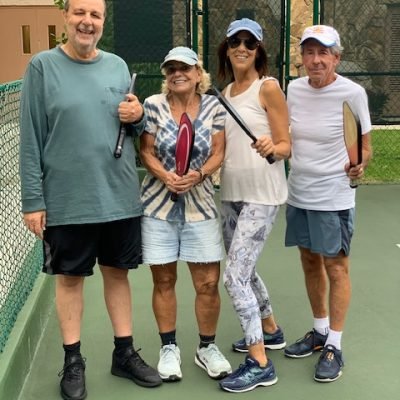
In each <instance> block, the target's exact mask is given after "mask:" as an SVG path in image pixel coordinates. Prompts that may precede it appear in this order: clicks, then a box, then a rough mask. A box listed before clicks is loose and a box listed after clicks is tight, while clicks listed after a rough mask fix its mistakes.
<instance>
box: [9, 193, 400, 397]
mask: <svg viewBox="0 0 400 400" xmlns="http://www.w3.org/2000/svg"><path fill="white" fill-rule="evenodd" d="M399 201H400V186H397V185H392V186H361V187H360V188H359V189H358V190H357V212H356V231H355V236H354V239H353V242H352V252H351V267H350V268H351V276H352V282H353V297H352V303H351V308H350V312H349V314H348V318H347V323H346V328H345V331H344V335H343V354H344V358H345V368H344V373H343V377H342V378H341V379H339V380H338V381H336V382H333V383H330V384H326V383H325V384H324V383H317V382H314V380H313V370H314V364H315V363H316V360H317V357H318V355H313V356H311V357H308V358H305V359H300V360H293V359H288V358H285V357H284V355H283V352H282V351H281V350H277V351H270V352H269V353H268V354H269V357H270V358H271V359H272V360H273V362H274V364H275V367H276V370H277V375H278V378H279V381H278V383H277V384H276V385H275V386H272V387H269V388H257V389H256V390H254V391H252V392H248V393H246V394H242V396H243V398H245V399H259V400H261V399H269V400H288V399H296V400H310V399H324V400H337V399H340V400H376V399H381V400H386V399H388V400H389V399H395V398H398V394H399V391H400V378H399V368H398V361H399V360H400V346H399V345H398V341H399V332H400V318H399V315H398V314H399V312H398V308H399V304H400V262H399V260H400V216H399V215H400V213H399V211H400V210H399V208H400V207H399ZM284 229H285V220H284V207H282V209H281V211H280V215H279V218H278V221H277V223H276V226H275V227H274V230H273V232H272V234H271V237H270V239H269V241H268V243H267V245H266V247H265V249H264V252H263V255H262V258H261V259H260V261H259V264H258V272H259V273H260V274H261V275H262V277H263V278H264V279H265V282H266V283H267V286H268V288H269V291H270V295H271V299H272V304H273V307H274V313H275V316H276V319H277V322H278V323H279V325H280V326H281V327H282V329H283V330H284V332H285V336H286V341H287V342H288V343H291V342H292V341H294V340H296V339H298V338H299V337H301V336H302V335H303V334H304V333H305V332H306V331H308V330H310V328H311V327H312V316H311V311H310V307H309V305H308V300H307V298H306V292H305V288H304V282H303V274H302V271H301V266H300V261H299V257H298V251H297V249H295V248H285V247H284V246H283V235H284ZM223 266H224V264H222V268H223ZM130 280H131V284H132V288H133V302H134V340H135V347H136V348H142V350H141V352H140V353H141V355H142V356H143V358H144V359H145V360H146V361H147V362H148V363H149V364H151V365H153V366H156V365H157V361H158V352H159V348H160V340H159V336H158V331H157V327H156V323H155V319H154V317H153V313H152V309H151V291H152V281H151V274H150V270H149V269H148V268H147V267H146V266H141V267H140V268H139V269H138V270H136V271H133V272H131V274H130ZM177 291H178V307H179V309H178V312H179V315H178V323H177V340H178V344H179V346H180V348H181V356H182V371H183V380H182V381H181V382H178V383H169V384H163V385H162V386H161V387H158V388H154V389H148V388H142V387H139V386H137V385H135V384H134V383H133V382H130V381H128V380H125V379H121V378H118V377H114V376H112V375H111V374H110V368H111V352H112V349H113V336H112V330H111V327H110V323H109V320H108V317H107V314H106V310H105V306H104V301H103V299H102V284H101V278H100V273H99V272H98V271H97V273H96V274H95V276H94V277H92V278H89V279H87V281H86V286H85V296H86V298H85V301H86V304H85V313H84V321H83V333H82V353H83V355H84V356H85V357H86V358H87V370H86V372H87V388H88V399H95V400H105V399H107V400H109V399H115V400H125V399H140V400H165V399H172V398H174V399H177V400H180V399H191V400H200V399H201V400H203V399H207V400H216V399H225V398H226V399H227V398H228V397H230V398H232V397H235V395H234V394H230V393H226V392H222V391H221V390H220V389H219V388H218V383H217V381H214V380H212V379H210V378H208V376H207V375H206V373H205V372H204V371H203V370H201V369H200V368H199V367H197V366H196V365H195V364H194V355H195V350H196V346H197V344H198V330H197V326H196V320H195V316H194V311H193V310H194V290H193V288H192V283H191V279H190V275H189V273H188V271H187V267H186V265H184V264H180V265H179V278H178V285H177ZM221 297H222V308H221V316H220V322H219V326H218V332H217V344H218V346H219V347H220V349H221V350H222V351H223V352H224V354H225V355H226V356H227V358H228V359H229V361H230V362H231V364H232V366H233V368H236V367H237V366H238V365H239V363H240V362H242V361H243V358H244V357H243V355H242V354H238V353H234V352H232V351H231V343H232V341H234V340H236V339H238V338H239V337H240V336H241V329H240V326H239V323H238V320H237V318H236V316H235V314H234V312H233V309H232V306H231V304H230V300H229V299H228V297H227V295H226V293H225V289H224V288H223V286H222V285H221ZM62 361H63V351H62V346H61V339H60V334H59V330H58V325H57V320H56V315H55V313H54V311H53V312H52V315H51V317H50V321H49V323H48V326H47V328H46V330H45V332H44V333H43V340H42V341H41V345H40V348H39V350H38V352H37V355H36V357H35V360H34V362H33V364H32V369H31V373H30V375H29V376H28V378H27V381H26V384H25V387H24V390H23V392H22V394H21V396H20V400H38V399H46V400H53V399H58V398H59V386H58V385H59V378H58V377H57V373H58V371H60V370H61V368H62ZM4 400H5V399H4ZM7 400H12V399H7Z"/></svg>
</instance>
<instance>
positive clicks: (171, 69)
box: [164, 64, 194, 75]
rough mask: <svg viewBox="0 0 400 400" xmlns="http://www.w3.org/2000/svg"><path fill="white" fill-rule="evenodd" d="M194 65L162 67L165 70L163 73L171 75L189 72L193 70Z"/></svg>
mask: <svg viewBox="0 0 400 400" xmlns="http://www.w3.org/2000/svg"><path fill="white" fill-rule="evenodd" d="M193 67H194V65H188V64H182V65H168V64H167V65H166V66H165V67H164V69H165V73H166V74H167V75H172V74H174V73H175V72H176V71H180V72H189V71H191V70H192V69H193Z"/></svg>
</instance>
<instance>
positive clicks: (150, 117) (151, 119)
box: [143, 98, 158, 136]
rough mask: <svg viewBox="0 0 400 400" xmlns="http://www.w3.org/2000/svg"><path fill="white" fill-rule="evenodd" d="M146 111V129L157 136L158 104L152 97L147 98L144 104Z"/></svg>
mask: <svg viewBox="0 0 400 400" xmlns="http://www.w3.org/2000/svg"><path fill="white" fill-rule="evenodd" d="M143 108H144V113H145V115H146V121H145V127H144V130H145V131H146V132H147V133H149V134H150V135H152V136H156V132H157V114H158V111H157V106H156V104H155V103H154V102H153V101H152V99H151V98H147V99H146V100H145V101H144V104H143Z"/></svg>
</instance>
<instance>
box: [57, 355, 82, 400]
mask: <svg viewBox="0 0 400 400" xmlns="http://www.w3.org/2000/svg"><path fill="white" fill-rule="evenodd" d="M85 361H86V360H85V359H84V358H82V356H81V355H80V354H77V355H72V356H69V357H67V358H66V360H65V362H64V367H63V369H62V371H60V372H59V373H58V376H62V378H61V382H60V390H61V397H62V398H63V399H64V400H83V399H85V398H86V396H87V392H86V384H85V368H86V366H85Z"/></svg>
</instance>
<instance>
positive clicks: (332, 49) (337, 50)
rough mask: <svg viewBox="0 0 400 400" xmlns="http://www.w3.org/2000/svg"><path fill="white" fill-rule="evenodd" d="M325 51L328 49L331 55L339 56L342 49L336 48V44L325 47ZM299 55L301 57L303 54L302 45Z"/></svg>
mask: <svg viewBox="0 0 400 400" xmlns="http://www.w3.org/2000/svg"><path fill="white" fill-rule="evenodd" d="M327 49H329V51H330V52H331V53H332V54H333V55H335V56H336V55H340V54H342V52H343V47H342V46H338V45H337V44H335V45H334V46H332V47H327ZM300 54H301V55H303V54H304V44H301V45H300Z"/></svg>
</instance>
